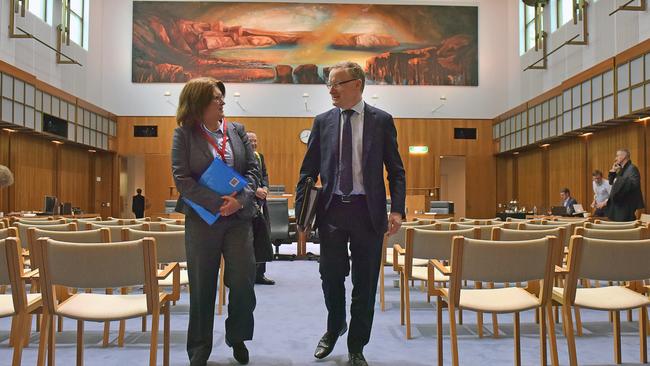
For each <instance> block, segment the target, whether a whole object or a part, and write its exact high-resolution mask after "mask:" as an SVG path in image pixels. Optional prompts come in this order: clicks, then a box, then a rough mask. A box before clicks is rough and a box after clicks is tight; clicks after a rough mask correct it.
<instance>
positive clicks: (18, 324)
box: [9, 314, 29, 366]
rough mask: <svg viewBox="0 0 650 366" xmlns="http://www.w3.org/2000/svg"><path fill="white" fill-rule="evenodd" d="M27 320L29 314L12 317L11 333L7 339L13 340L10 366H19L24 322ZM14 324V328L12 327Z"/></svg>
mask: <svg viewBox="0 0 650 366" xmlns="http://www.w3.org/2000/svg"><path fill="white" fill-rule="evenodd" d="M28 319H29V314H20V315H17V316H15V317H14V319H13V320H12V322H11V324H12V328H13V329H12V331H11V334H10V335H9V339H10V340H11V339H13V342H12V343H13V347H14V355H13V360H12V363H11V364H12V366H20V364H21V361H22V356H23V337H24V335H25V334H24V329H26V327H25V324H24V323H25V322H27V320H28ZM14 323H15V327H14Z"/></svg>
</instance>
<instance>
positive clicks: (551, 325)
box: [546, 303, 560, 366]
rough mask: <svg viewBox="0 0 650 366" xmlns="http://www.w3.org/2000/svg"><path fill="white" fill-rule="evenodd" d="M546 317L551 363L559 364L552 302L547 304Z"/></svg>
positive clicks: (554, 365)
mask: <svg viewBox="0 0 650 366" xmlns="http://www.w3.org/2000/svg"><path fill="white" fill-rule="evenodd" d="M556 309H557V307H556ZM546 319H547V320H548V342H549V344H550V348H551V365H553V366H559V364H560V362H559V360H558V356H557V339H556V337H555V322H554V321H553V309H552V306H551V304H550V303H549V304H548V305H547V306H546Z"/></svg>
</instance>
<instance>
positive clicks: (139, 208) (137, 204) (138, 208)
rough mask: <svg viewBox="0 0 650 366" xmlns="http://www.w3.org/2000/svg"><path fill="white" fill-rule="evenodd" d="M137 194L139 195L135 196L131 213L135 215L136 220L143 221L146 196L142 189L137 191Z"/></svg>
mask: <svg viewBox="0 0 650 366" xmlns="http://www.w3.org/2000/svg"><path fill="white" fill-rule="evenodd" d="M135 193H137V194H136V195H135V196H133V203H132V204H131V211H133V213H134V214H135V218H136V219H141V218H143V217H144V196H143V195H142V189H140V188H138V189H136V190H135Z"/></svg>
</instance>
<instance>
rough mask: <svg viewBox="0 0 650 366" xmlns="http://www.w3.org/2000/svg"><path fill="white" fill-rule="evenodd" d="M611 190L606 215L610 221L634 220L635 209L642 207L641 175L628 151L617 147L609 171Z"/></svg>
mask: <svg viewBox="0 0 650 366" xmlns="http://www.w3.org/2000/svg"><path fill="white" fill-rule="evenodd" d="M608 178H609V184H610V185H611V186H612V191H611V193H610V194H609V199H608V200H607V202H606V204H607V217H609V219H610V220H612V221H634V220H636V214H635V212H636V210H638V209H640V208H643V207H644V204H643V194H642V193H641V175H640V174H639V169H638V168H637V167H636V165H634V164H632V161H631V160H630V151H629V150H627V149H619V150H617V151H616V160H614V165H612V169H610V171H609V177H608Z"/></svg>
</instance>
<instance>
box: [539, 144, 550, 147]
mask: <svg viewBox="0 0 650 366" xmlns="http://www.w3.org/2000/svg"><path fill="white" fill-rule="evenodd" d="M549 146H551V144H541V145H539V147H549Z"/></svg>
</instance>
